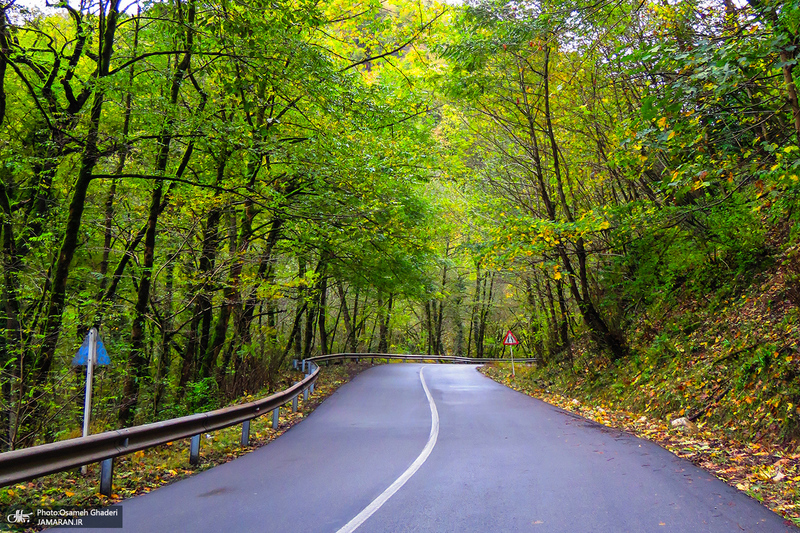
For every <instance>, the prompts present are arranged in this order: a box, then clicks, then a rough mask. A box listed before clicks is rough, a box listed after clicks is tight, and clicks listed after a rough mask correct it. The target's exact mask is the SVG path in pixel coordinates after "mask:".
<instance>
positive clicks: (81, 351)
mask: <svg viewBox="0 0 800 533" xmlns="http://www.w3.org/2000/svg"><path fill="white" fill-rule="evenodd" d="M88 361H89V335H86V338H85V339H83V344H81V347H80V348H78V354H77V355H76V356H75V357H73V358H72V366H78V365H82V366H86V363H87V362H88ZM94 364H95V365H110V364H111V358H110V357H108V352H107V351H106V347H105V346H103V341H102V340H101V339H100V335H98V336H97V361H95V362H94Z"/></svg>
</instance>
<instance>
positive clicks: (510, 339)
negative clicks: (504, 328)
mask: <svg viewBox="0 0 800 533" xmlns="http://www.w3.org/2000/svg"><path fill="white" fill-rule="evenodd" d="M517 344H519V341H518V340H517V338H516V337H515V336H514V334H513V333H512V332H511V330H508V333H506V336H505V338H504V339H503V346H508V347H509V348H510V349H511V377H512V378H513V377H516V375H517V374H516V372H514V346H516V345H517ZM504 349H505V348H504Z"/></svg>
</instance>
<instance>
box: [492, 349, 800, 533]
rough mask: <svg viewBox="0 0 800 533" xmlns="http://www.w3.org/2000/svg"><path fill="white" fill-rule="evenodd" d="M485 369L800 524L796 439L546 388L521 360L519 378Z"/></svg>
mask: <svg viewBox="0 0 800 533" xmlns="http://www.w3.org/2000/svg"><path fill="white" fill-rule="evenodd" d="M480 371H481V372H482V373H483V374H485V375H486V376H488V377H490V378H492V379H494V380H495V381H497V382H499V383H502V384H504V385H507V386H508V387H511V388H513V389H515V390H517V391H520V392H523V393H525V394H528V395H529V396H533V397H535V398H539V399H541V400H543V401H545V402H547V403H549V404H551V405H555V406H557V407H560V408H562V409H565V410H567V411H571V412H574V413H577V414H579V415H581V416H583V417H585V418H588V419H590V420H594V421H595V422H598V423H601V424H604V425H606V426H609V427H613V428H617V429H621V430H624V431H627V432H628V433H631V434H633V435H636V436H637V437H641V438H645V439H648V440H650V441H653V442H656V443H658V444H659V445H661V446H662V447H664V448H666V449H667V450H669V451H671V452H672V453H674V454H675V455H677V456H678V457H682V458H684V459H687V460H689V461H691V462H692V463H694V464H695V465H697V466H699V467H701V468H703V469H705V470H707V471H708V472H710V473H712V474H714V475H715V476H716V477H717V478H719V479H721V480H722V481H724V482H726V483H728V484H729V485H731V486H733V487H736V488H737V489H739V490H741V491H743V492H745V493H747V494H748V495H749V496H751V497H753V498H755V499H757V500H759V501H760V502H762V503H763V504H764V505H766V506H767V507H768V508H769V509H771V510H772V511H775V512H776V513H778V514H780V515H781V516H783V517H784V518H785V519H786V520H787V521H789V522H791V523H793V524H795V525H798V526H800V450H798V449H797V448H796V446H795V445H794V444H791V443H790V444H787V443H784V444H781V443H778V442H747V443H745V442H739V441H737V440H735V439H733V438H731V437H730V435H729V432H727V431H725V430H723V429H720V428H715V427H712V426H711V425H710V424H708V423H706V422H699V423H698V424H697V425H696V430H688V429H686V428H685V427H677V428H676V427H672V426H671V425H670V424H669V423H667V422H665V421H663V420H660V419H658V418H655V417H653V416H652V415H648V414H647V413H645V412H642V411H629V410H624V409H622V408H620V407H619V406H614V405H609V403H608V402H605V401H602V400H598V399H592V397H591V395H581V394H580V391H579V390H578V389H570V392H571V394H570V393H568V392H567V390H565V389H561V388H555V387H554V384H553V383H548V386H547V387H542V386H541V383H542V371H541V370H538V369H536V368H534V367H533V366H531V365H516V376H515V377H514V378H512V377H511V368H510V365H508V364H496V363H489V364H487V365H485V366H483V367H481V368H480ZM576 391H578V394H577V395H576V394H575V392H576Z"/></svg>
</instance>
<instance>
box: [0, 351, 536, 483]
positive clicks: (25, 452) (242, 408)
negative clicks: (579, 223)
mask: <svg viewBox="0 0 800 533" xmlns="http://www.w3.org/2000/svg"><path fill="white" fill-rule="evenodd" d="M342 359H356V360H360V359H370V360H371V361H374V360H375V359H384V360H387V361H388V360H392V359H400V360H405V361H423V362H424V361H437V362H450V363H468V364H475V363H477V364H480V363H487V362H492V361H510V359H476V358H470V357H457V356H446V355H403V354H374V353H359V354H356V353H346V354H332V355H320V356H316V357H310V358H308V359H306V360H303V361H302V362H301V363H302V370H303V372H305V373H306V377H305V378H304V379H303V380H302V381H300V382H298V383H296V384H295V385H293V386H292V387H289V388H288V389H286V390H284V391H281V392H277V393H275V394H273V395H271V396H268V397H266V398H262V399H261V400H256V401H254V402H250V403H245V404H241V405H233V406H230V407H224V408H222V409H217V410H215V411H208V412H206V413H198V414H194V415H189V416H184V417H180V418H173V419H170V420H164V421H161V422H154V423H152V424H144V425H141V426H134V427H130V428H125V429H119V430H115V431H107V432H105V433H98V434H96V435H89V436H87V437H78V438H74V439H68V440H64V441H59V442H53V443H50V444H42V445H40V446H33V447H30V448H23V449H21V450H14V451H10V452H6V453H0V487H5V486H8V485H13V484H15V483H20V482H23V481H28V480H31V479H35V478H38V477H42V476H46V475H48V474H55V473H56V472H63V471H65V470H69V469H72V468H77V467H80V466H83V465H87V464H91V463H96V462H100V463H101V468H100V493H101V494H105V495H107V496H110V495H111V493H112V481H113V472H114V458H115V457H120V456H123V455H128V454H131V453H134V452H137V451H140V450H145V449H148V448H152V447H154V446H158V445H160V444H166V443H167V442H172V441H176V440H181V439H187V438H190V439H191V444H190V446H189V463H190V464H197V462H198V461H199V458H200V436H201V435H202V434H203V433H209V432H211V431H216V430H219V429H224V428H227V427H230V426H234V425H236V424H242V437H241V444H242V446H247V445H248V444H249V442H250V421H251V420H253V419H254V418H257V417H259V416H263V415H265V414H267V413H269V412H272V427H273V428H278V427H279V424H280V409H281V407H282V406H284V405H286V404H288V403H289V402H292V410H293V411H297V399H298V396H300V394H303V395H304V400H308V395H309V393H311V394H313V393H314V384H315V383H316V381H317V377H318V376H319V364H320V363H326V364H327V363H329V362H330V361H335V360H342ZM515 361H516V362H520V363H525V362H533V361H535V359H515Z"/></svg>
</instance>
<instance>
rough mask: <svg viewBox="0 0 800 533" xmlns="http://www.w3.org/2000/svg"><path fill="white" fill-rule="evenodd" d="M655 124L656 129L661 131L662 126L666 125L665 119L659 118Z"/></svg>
mask: <svg viewBox="0 0 800 533" xmlns="http://www.w3.org/2000/svg"><path fill="white" fill-rule="evenodd" d="M656 124H658V127H659V128H661V129H662V130H663V129H664V126H666V125H667V117H661V118H660V119H658V122H656Z"/></svg>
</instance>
